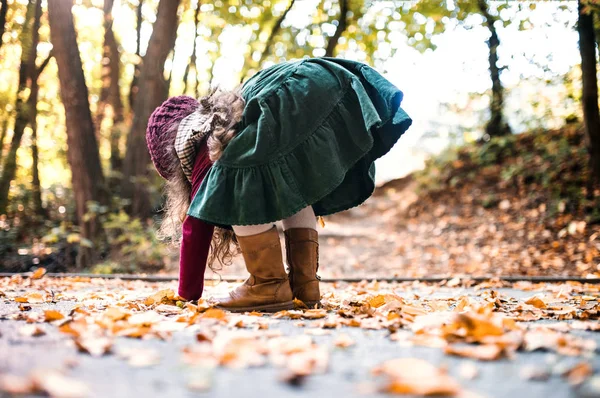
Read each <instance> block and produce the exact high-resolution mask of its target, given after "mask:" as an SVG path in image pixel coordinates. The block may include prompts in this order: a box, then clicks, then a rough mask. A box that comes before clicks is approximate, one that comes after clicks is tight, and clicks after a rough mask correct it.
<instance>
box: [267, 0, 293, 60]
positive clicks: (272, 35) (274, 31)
mask: <svg viewBox="0 0 600 398" xmlns="http://www.w3.org/2000/svg"><path fill="white" fill-rule="evenodd" d="M295 2H296V0H291V1H290V4H288V6H287V8H286V9H285V11H284V12H283V14H281V16H280V17H279V18H277V21H275V25H273V29H271V33H270V34H269V38H268V39H267V41H266V42H265V49H264V50H263V52H262V54H260V59H259V60H258V67H260V66H261V65H262V63H263V62H264V60H265V59H267V57H268V56H269V55H270V54H271V50H272V47H273V41H274V40H275V36H277V34H278V33H279V32H280V31H281V24H282V23H283V21H285V18H286V17H287V15H288V12H290V10H291V9H292V7H293V6H294V3H295Z"/></svg>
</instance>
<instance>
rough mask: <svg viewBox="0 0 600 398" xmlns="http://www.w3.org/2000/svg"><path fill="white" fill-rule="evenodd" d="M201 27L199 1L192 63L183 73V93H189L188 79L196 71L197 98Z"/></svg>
mask: <svg viewBox="0 0 600 398" xmlns="http://www.w3.org/2000/svg"><path fill="white" fill-rule="evenodd" d="M199 27H200V0H198V5H197V6H196V10H195V11H194V46H193V50H192V55H190V62H189V63H188V64H187V65H186V67H185V72H184V73H183V93H184V94H185V93H187V89H188V78H189V75H190V70H191V69H193V70H194V87H195V89H194V94H195V96H196V98H198V97H199V95H198V70H197V69H196V60H197V59H198V46H197V45H196V40H197V39H198V28H199Z"/></svg>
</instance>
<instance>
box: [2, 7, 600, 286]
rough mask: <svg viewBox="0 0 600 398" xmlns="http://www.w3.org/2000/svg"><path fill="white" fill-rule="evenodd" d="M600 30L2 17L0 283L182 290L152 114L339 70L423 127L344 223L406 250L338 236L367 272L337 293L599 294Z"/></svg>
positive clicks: (221, 14) (33, 11) (537, 11)
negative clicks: (65, 280) (377, 283)
mask: <svg viewBox="0 0 600 398" xmlns="http://www.w3.org/2000/svg"><path fill="white" fill-rule="evenodd" d="M598 12H600V2H599V1H596V0H580V1H494V0H412V1H400V0H262V1H261V0H217V1H203V0H181V1H180V0H160V1H159V0H75V1H73V0H0V215H1V216H0V272H1V271H8V272H17V271H27V270H31V269H35V268H36V267H40V266H43V267H46V268H47V269H48V270H50V271H57V272H58V271H68V270H86V271H92V272H96V273H114V272H158V271H161V270H167V271H172V270H173V266H174V265H173V264H175V266H176V260H177V250H173V249H172V248H171V249H169V247H168V245H165V244H164V243H163V242H160V241H159V240H158V239H157V237H156V234H155V230H156V224H157V223H159V222H160V219H161V211H160V209H161V205H162V201H163V196H162V184H163V182H162V181H161V180H160V178H159V176H158V174H157V173H156V172H155V171H154V169H153V168H152V165H151V162H150V159H149V155H148V152H147V149H146V145H145V138H144V134H145V129H146V124H147V120H148V117H149V115H150V113H151V112H152V111H153V110H154V108H155V107H156V106H158V105H159V104H160V103H161V102H162V101H163V100H165V99H166V98H167V97H168V96H173V95H181V94H188V95H192V96H195V97H199V96H202V95H204V94H206V93H207V92H208V91H209V90H210V88H211V87H214V86H216V85H220V86H223V87H226V88H233V87H236V86H237V85H238V84H240V83H241V82H243V81H244V80H246V79H247V78H248V77H250V76H252V75H253V74H254V73H256V72H257V71H258V70H260V69H262V68H264V67H268V66H269V65H272V64H274V63H277V62H281V61H285V60H291V59H299V58H303V57H320V56H329V57H342V58H349V59H355V60H359V61H362V62H365V63H368V64H370V65H372V66H374V67H375V68H377V69H378V70H380V71H381V72H382V73H383V74H384V75H385V76H386V77H387V78H388V79H389V80H391V81H392V82H393V83H395V84H397V85H398V87H399V88H400V89H401V90H403V91H404V93H405V100H404V103H403V107H404V108H405V109H406V110H407V112H408V113H409V114H410V115H411V117H413V119H414V120H415V124H414V125H413V127H412V128H411V129H410V131H409V133H408V134H407V135H406V137H403V138H402V139H401V141H400V143H399V144H398V145H397V146H396V147H395V148H394V149H393V150H392V152H391V153H390V154H388V155H387V156H386V157H384V158H382V159H380V160H379V163H378V173H379V177H378V178H379V182H380V183H381V184H382V186H381V187H380V188H378V190H377V192H376V195H375V197H374V198H373V200H372V202H370V203H371V204H370V205H369V206H368V207H366V208H365V209H362V210H360V211H362V213H360V214H358V213H357V214H353V213H352V212H351V213H350V214H349V215H348V216H347V217H350V219H351V218H352V217H354V218H355V219H357V220H358V221H355V224H356V225H357V228H358V225H365V223H366V224H368V223H372V224H373V226H374V227H377V228H379V232H378V233H379V234H384V231H387V230H389V231H391V232H390V235H388V237H387V238H385V237H384V238H381V239H383V240H382V241H381V242H382V247H385V248H386V249H383V248H382V249H381V250H382V252H380V253H376V252H363V253H358V254H357V253H355V254H352V253H348V252H340V251H339V250H341V249H340V248H339V246H343V247H344V246H347V243H348V242H347V241H346V242H345V243H342V241H336V239H337V238H336V237H335V236H334V235H335V231H336V222H338V221H339V224H340V225H343V223H344V220H342V219H339V218H336V217H333V219H332V225H333V227H332V231H334V232H330V234H331V235H330V237H329V238H328V239H327V240H326V241H325V244H326V245H330V246H331V247H332V251H331V253H332V256H333V255H337V256H338V258H347V257H348V256H350V255H352V256H353V260H352V261H351V263H348V264H346V263H344V264H342V265H340V266H339V267H338V269H337V271H336V272H332V273H331V275H334V276H335V275H337V276H340V275H346V274H348V273H351V272H355V271H356V270H357V269H359V270H361V271H363V272H365V273H371V274H372V273H377V272H381V271H382V270H383V269H385V267H386V265H385V264H383V263H382V261H387V262H388V263H392V262H393V263H394V264H396V266H395V267H396V269H394V270H393V272H394V273H398V274H400V275H402V274H405V275H419V274H421V273H424V274H425V275H432V272H431V270H432V269H434V270H435V272H433V274H436V273H440V274H444V275H447V274H449V273H463V274H464V273H466V274H482V275H489V274H500V273H509V274H534V273H538V274H539V273H541V274H544V273H558V274H565V275H566V274H568V275H581V276H586V275H596V274H597V273H598V272H600V268H599V267H600V254H599V253H600V243H598V242H599V241H598V240H596V238H597V237H598V236H600V230H599V229H598V223H599V222H600V208H599V206H598V204H599V203H598V197H599V196H600V194H599V192H598V184H597V181H598V176H600V116H599V113H598V82H597V63H598V58H597V48H598V46H597V37H598V34H600V21H599V20H598ZM417 199H418V200H417ZM407 201H408V202H410V203H407ZM355 213H356V211H355ZM340 217H342V218H343V217H344V215H342V216H340ZM361 217H362V218H361ZM382 219H385V220H387V221H386V222H387V224H386V225H385V226H383V225H382V224H381V221H377V220H382ZM346 221H347V220H346ZM352 225H353V224H352V223H350V227H348V228H350V229H351V228H352ZM467 230H469V231H471V232H472V233H474V234H475V235H462V234H463V231H467ZM342 235H344V234H342ZM345 235H348V233H345ZM345 235H344V236H345ZM324 236H325V237H326V238H327V233H325V235H324ZM390 236H393V239H394V241H392V242H391V243H393V245H392V246H389V245H384V244H385V243H386V241H385V239H392V238H390ZM411 239H413V240H411ZM431 239H437V241H432V240H431ZM407 242H408V243H407ZM350 243H352V242H350ZM387 243H390V242H387ZM375 246H376V245H374V246H373V247H375ZM409 246H410V247H409ZM336 247H337V249H335V248H336ZM333 249H335V250H333ZM344 250H347V249H344ZM383 250H387V251H385V252H383ZM411 250H412V252H410V251H411ZM382 253H383V254H384V255H383V256H382ZM390 253H391V254H390ZM369 256H371V258H378V259H379V261H372V263H371V265H369V266H365V265H364V263H368V262H369V261H370V260H369ZM465 256H466V257H465ZM469 256H470V257H469ZM382 259H383V260H382ZM402 259H404V260H402ZM332 261H333V260H332ZM429 263H432V265H427V264H429ZM433 263H435V264H433ZM421 265H422V267H420V266H421ZM392 268H394V267H392ZM417 269H420V270H421V271H416V270H417ZM325 272H327V271H325Z"/></svg>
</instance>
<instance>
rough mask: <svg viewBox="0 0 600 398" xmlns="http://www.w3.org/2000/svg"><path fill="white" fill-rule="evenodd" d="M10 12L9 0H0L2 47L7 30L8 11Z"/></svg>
mask: <svg viewBox="0 0 600 398" xmlns="http://www.w3.org/2000/svg"><path fill="white" fill-rule="evenodd" d="M7 12H8V0H0V48H2V35H3V34H4V31H5V30H6V13H7Z"/></svg>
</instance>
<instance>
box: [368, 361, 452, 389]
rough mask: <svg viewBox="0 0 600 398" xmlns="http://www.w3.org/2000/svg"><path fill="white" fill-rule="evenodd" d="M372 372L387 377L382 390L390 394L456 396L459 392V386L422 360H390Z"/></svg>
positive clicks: (446, 375) (442, 372)
mask: <svg viewBox="0 0 600 398" xmlns="http://www.w3.org/2000/svg"><path fill="white" fill-rule="evenodd" d="M373 372H374V373H375V374H376V375H384V376H387V378H388V380H387V382H386V383H385V385H384V387H383V388H382V390H383V392H387V393H391V394H407V395H408V394H413V395H447V396H457V395H458V394H459V393H460V392H461V387H460V385H459V384H458V383H457V382H456V381H455V380H454V379H453V378H452V377H450V376H449V375H448V374H446V373H445V372H444V371H442V370H440V369H438V368H437V367H435V366H433V365H432V364H430V363H429V362H427V361H424V360H422V359H417V358H398V359H392V360H390V361H386V362H384V363H383V364H381V365H380V366H378V367H376V368H375V369H374V370H373Z"/></svg>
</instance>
